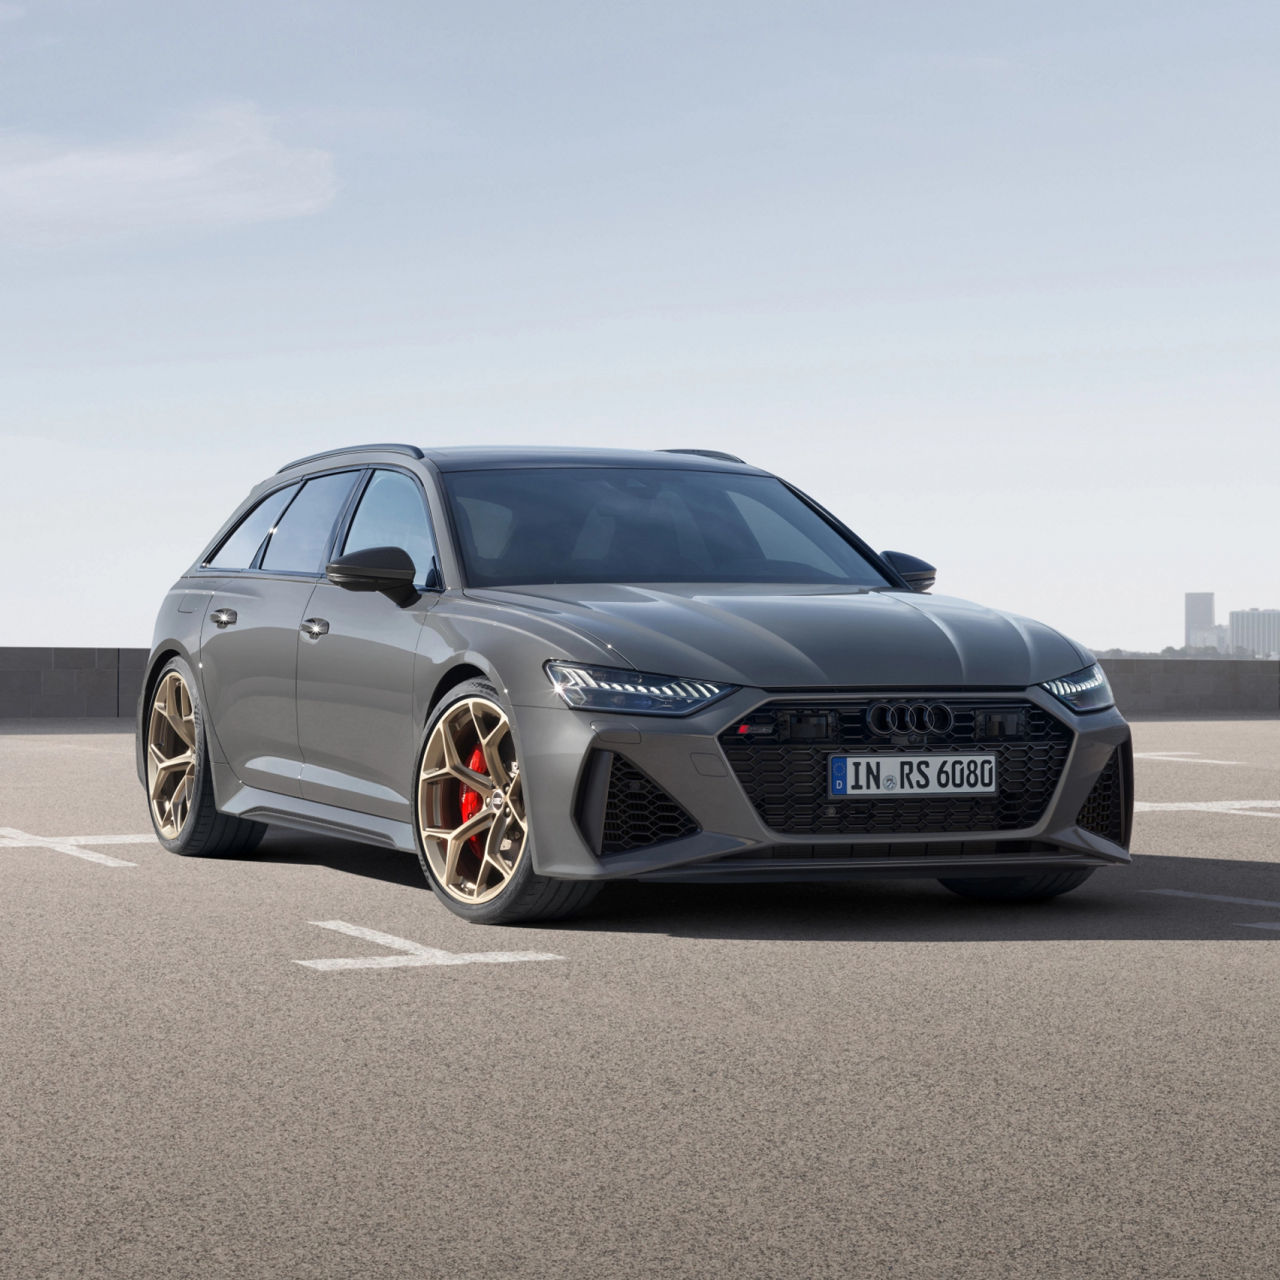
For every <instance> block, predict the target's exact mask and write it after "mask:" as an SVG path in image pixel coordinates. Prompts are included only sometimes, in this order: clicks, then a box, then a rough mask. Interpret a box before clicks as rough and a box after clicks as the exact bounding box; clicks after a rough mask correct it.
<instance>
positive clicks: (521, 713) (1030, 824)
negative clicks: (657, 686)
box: [515, 687, 1133, 881]
mask: <svg viewBox="0 0 1280 1280" xmlns="http://www.w3.org/2000/svg"><path fill="white" fill-rule="evenodd" d="M921 698H925V699H928V700H945V701H946V702H947V703H948V704H949V705H952V706H955V707H957V708H960V709H961V710H962V711H963V710H964V709H965V708H969V707H974V708H976V707H984V708H990V707H994V706H996V705H997V704H999V705H1001V706H1016V707H1022V708H1025V709H1026V713H1025V715H1024V717H1023V719H1022V720H1020V721H1017V724H1018V725H1021V726H1022V729H1023V730H1024V735H1023V736H1024V737H1025V736H1026V733H1025V729H1026V725H1027V723H1028V720H1030V722H1032V723H1034V725H1035V726H1037V728H1036V730H1035V732H1036V733H1037V734H1038V735H1039V736H1038V738H1037V742H1038V743H1041V742H1050V743H1053V744H1056V745H1053V746H1052V748H1049V747H1044V746H1041V745H1037V746H1035V747H1034V748H1033V747H1032V746H1031V744H1030V741H1029V740H1028V741H1026V742H1024V741H1022V740H1021V739H1018V740H1016V741H1015V740H1014V739H1013V738H1009V739H1007V740H1004V741H1000V740H991V741H988V742H985V743H983V744H982V745H986V746H989V747H990V748H991V749H997V750H1001V751H1004V750H1006V749H1007V750H1009V751H1011V752H1012V753H1013V754H1012V755H1010V756H1009V759H1010V760H1012V761H1013V762H1014V763H1015V765H1016V766H1017V767H1015V768H1013V769H1012V770H1006V771H1005V773H1006V778H1007V780H1006V782H1005V783H1004V784H1002V788H1001V795H1000V804H999V805H998V806H987V807H985V808H984V807H983V806H982V805H979V804H976V803H972V804H964V803H960V802H959V798H956V800H954V801H951V802H950V803H949V806H947V805H944V806H943V807H942V808H938V807H937V806H935V807H934V808H932V809H930V808H929V807H928V806H927V804H926V802H924V801H923V800H921V799H919V798H912V799H905V800H902V799H900V800H890V801H877V802H875V803H874V805H873V806H872V810H873V811H871V810H868V811H866V812H862V813H859V814H855V812H854V810H853V809H852V808H850V806H858V805H867V804H868V802H866V801H850V800H831V799H830V798H829V797H827V795H826V787H825V782H821V783H820V782H819V781H818V775H817V773H816V772H815V770H816V769H818V768H819V767H824V766H821V765H820V762H821V761H823V760H825V757H826V755H827V754H830V753H833V752H836V751H840V750H844V749H847V748H846V747H845V746H844V745H841V744H840V742H838V741H836V740H832V741H830V742H825V743H823V742H819V743H815V744H812V745H811V746H807V747H806V750H805V751H804V752H800V753H799V754H795V753H792V754H791V755H787V754H786V753H780V752H777V751H774V752H772V753H771V754H770V755H769V757H768V760H767V761H766V766H767V768H768V769H770V770H771V771H772V772H771V773H770V774H769V776H768V777H767V778H766V779H765V782H766V783H767V784H768V785H763V784H762V783H761V780H760V778H759V777H758V776H756V775H755V774H753V773H752V771H751V769H750V768H747V767H745V766H744V757H743V754H742V753H741V752H740V751H737V750H736V749H735V748H734V747H733V745H732V743H730V747H729V752H728V754H727V753H726V747H725V744H724V742H722V738H721V735H722V734H724V733H725V731H726V730H731V729H732V728H733V726H735V725H738V724H740V723H745V722H747V721H748V720H749V719H750V718H752V717H753V716H754V717H756V718H759V717H760V716H761V714H762V713H767V712H769V711H770V710H772V709H776V708H778V707H782V706H784V705H785V706H811V707H819V708H827V709H832V708H834V709H835V710H836V711H837V712H839V717H838V719H836V720H833V721H832V724H833V725H837V724H843V725H845V726H850V725H852V726H854V728H855V729H856V726H857V724H858V721H859V717H860V716H861V715H862V712H861V711H860V710H859V708H865V707H866V706H868V705H870V704H871V703H873V702H876V701H890V702H892V701H893V700H895V699H902V700H910V701H918V700H920V699H921ZM984 714H985V713H984ZM973 719H974V718H973V717H972V716H971V717H969V719H968V720H965V719H964V717H963V715H962V716H961V720H962V721H963V722H964V723H965V724H972V723H973ZM991 723H992V724H994V725H996V727H997V729H999V728H1000V726H1001V723H1002V722H1000V721H998V720H993V721H991ZM983 724H984V726H985V724H986V721H983ZM1009 725H1010V727H1011V728H1012V727H1014V722H1012V721H1010V722H1009ZM515 727H516V730H517V733H518V737H519V740H520V741H519V744H518V745H519V749H520V754H521V759H522V761H523V768H524V794H525V802H526V805H527V808H528V813H529V817H530V820H531V832H532V836H533V862H534V868H535V870H537V871H538V872H539V873H540V874H543V875H548V876H555V877H561V878H565V879H597V880H607V879H624V878H645V879H665V880H716V881H739V880H803V879H820V880H838V879H847V878H851V877H858V876H864V875H872V876H875V875H879V876H913V875H915V876H947V875H958V874H964V875H998V874H1005V875H1008V874H1017V873H1019V872H1021V871H1023V870H1032V869H1035V870H1053V869H1063V868H1071V867H1086V866H1104V865H1114V864H1123V863H1127V862H1128V861H1129V854H1128V850H1127V843H1128V838H1129V830H1130V815H1131V813H1132V804H1133V790H1132V763H1131V748H1130V737H1129V728H1128V725H1127V724H1126V723H1125V721H1124V719H1123V717H1122V716H1121V715H1120V714H1119V712H1118V711H1116V710H1114V709H1111V710H1108V711H1101V712H1092V713H1090V714H1088V715H1076V714H1074V713H1072V712H1071V711H1069V710H1068V709H1067V708H1066V707H1064V706H1062V705H1061V704H1060V703H1058V702H1057V701H1056V700H1055V699H1054V698H1052V697H1051V696H1050V695H1049V694H1047V693H1045V692H1044V691H1043V690H1041V689H1039V688H1035V687H1032V688H1030V689H1019V690H1008V689H1002V690H940V691H931V692H929V693H927V694H921V692H920V691H918V690H904V691H893V690H873V691H872V690H868V691H858V690H849V691H832V690H811V691H798V692H797V691H768V690H762V689H742V690H739V691H738V692H736V693H735V694H733V695H732V696H731V697H729V698H726V699H724V700H723V701H721V702H718V703H716V704H715V705H714V706H712V707H709V708H707V709H706V710H705V711H702V712H699V713H698V714H696V715H693V716H687V717H682V718H665V717H657V716H654V717H641V716H637V717H627V716H617V715H606V714H602V713H594V712H581V711H573V710H570V709H568V708H565V707H562V706H545V705H544V706H537V707H533V706H521V707H517V708H516V726H515ZM983 732H986V729H985V728H984V729H983ZM876 745H877V746H879V747H881V748H882V749H884V750H886V751H893V750H901V751H934V750H948V749H958V748H959V747H960V746H961V745H963V744H961V743H959V742H958V741H955V740H949V741H947V742H943V741H941V740H937V741H932V740H929V739H928V738H918V739H915V740H913V741H910V742H909V741H907V740H906V739H905V738H904V739H902V740H899V741H896V742H886V743H880V744H876ZM1024 748H1026V750H1023V749H1024ZM858 749H866V748H865V746H861V747H859V748H858ZM1019 751H1021V752H1022V754H1018V753H1019ZM1028 753H1029V754H1028ZM730 755H732V756H733V759H732V761H731V759H730ZM1036 761H1039V762H1040V764H1038V765H1036V767H1037V768H1039V769H1040V771H1039V772H1038V773H1037V772H1034V770H1033V771H1032V773H1031V774H1028V772H1027V768H1028V767H1029V766H1028V762H1032V763H1034V762H1036ZM1045 762H1049V763H1051V764H1052V769H1053V773H1052V777H1049V776H1047V775H1045V773H1044V768H1043V767H1041V766H1044V767H1048V766H1047V765H1045ZM612 768H619V769H622V770H625V777H626V778H627V779H631V780H632V781H631V782H630V785H631V787H632V791H633V794H632V796H631V800H630V804H631V812H632V816H633V818H635V820H636V821H637V822H639V823H640V828H639V829H640V831H641V832H642V838H643V839H646V840H648V841H649V842H648V843H642V844H640V845H639V846H634V847H628V846H627V842H626V841H623V842H622V843H621V844H619V842H618V841H617V840H616V839H613V840H611V838H610V836H611V832H613V831H614V830H615V828H614V827H611V826H610V825H609V823H610V822H611V821H612V819H611V818H610V816H609V811H608V809H607V806H608V805H610V804H612V803H614V802H615V801H616V798H617V797H616V791H615V792H614V793H612V794H611V793H610V792H609V779H610V777H611V776H612V775H611V772H610V770H611V769H612ZM620 776H621V775H620ZM824 776H825V775H824ZM1028 777H1031V779H1032V780H1031V782H1030V783H1028V781H1027V779H1028ZM635 779H642V780H643V782H637V781H634V780H635ZM793 781H794V784H795V786H796V788H797V790H796V792H795V800H796V803H795V804H794V805H790V806H788V805H787V804H785V803H784V804H783V805H782V806H781V807H780V805H779V803H778V798H779V796H780V795H781V796H782V798H783V800H784V801H785V800H786V798H787V796H786V788H787V787H789V786H791V785H792V783H793ZM1027 786H1033V787H1034V786H1038V787H1040V789H1041V791H1040V792H1039V793H1036V794H1034V795H1032V796H1031V797H1030V802H1029V803H1028V802H1026V801H1027V795H1026V787H1027ZM1018 788H1022V789H1023V790H1022V793H1020V794H1021V801H1022V802H1021V803H1020V802H1019V801H1020V794H1019V793H1018V791H1017V789H1018ZM1099 795H1104V796H1105V797H1107V798H1108V799H1109V801H1110V804H1111V812H1112V818H1113V821H1111V822H1110V823H1109V824H1108V823H1103V822H1099V821H1097V820H1095V815H1096V813H1097V812H1098V803H1097V802H1098V797H1099ZM1046 797H1047V798H1046ZM1086 802H1088V805H1089V807H1086ZM895 805H896V806H897V808H896V809H895V808H894V807H893V806H895ZM922 805H924V806H925V807H923V808H922V807H920V806H922ZM1117 805H1118V806H1119V809H1117V807H1116V806H1117ZM913 806H914V807H913ZM1082 811H1083V812H1082ZM1117 813H1121V819H1120V820H1119V821H1118V822H1117V821H1115V820H1114V819H1115V815H1116V814H1117ZM642 814H644V815H648V817H644V818H642V817H640V816H639V815H642ZM680 815H683V818H682V817H681V816H680ZM1082 820H1083V821H1084V823H1085V825H1081V822H1082ZM1011 823H1012V824H1014V825H1010V824H1011ZM615 826H616V824H615ZM1090 826H1092V827H1094V828H1095V829H1094V830H1090V829H1088V828H1089V827H1090ZM1103 832H1105V834H1104V833H1103ZM634 839H635V835H634V833H633V835H632V840H634ZM611 846H612V847H611Z"/></svg>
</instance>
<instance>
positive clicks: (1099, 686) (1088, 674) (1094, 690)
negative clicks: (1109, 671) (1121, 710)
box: [1040, 663, 1115, 711]
mask: <svg viewBox="0 0 1280 1280" xmlns="http://www.w3.org/2000/svg"><path fill="white" fill-rule="evenodd" d="M1040 687H1041V688H1042V689H1045V690H1047V691H1048V692H1049V693H1051V694H1053V696H1054V697H1055V698H1057V699H1058V701H1059V702H1064V703H1066V705H1067V706H1069V707H1070V708H1071V709H1072V711H1104V710H1106V708H1107V707H1111V706H1114V705H1115V698H1114V696H1113V695H1112V693H1111V685H1110V682H1109V681H1108V680H1107V676H1106V672H1104V671H1103V669H1102V668H1101V667H1100V666H1098V665H1097V663H1095V664H1094V665H1093V666H1091V667H1085V668H1084V669H1083V670H1082V671H1075V672H1073V673H1072V674H1071V675H1069V676H1059V677H1058V679H1056V680H1046V681H1045V682H1044V683H1043V684H1042V685H1041V686H1040Z"/></svg>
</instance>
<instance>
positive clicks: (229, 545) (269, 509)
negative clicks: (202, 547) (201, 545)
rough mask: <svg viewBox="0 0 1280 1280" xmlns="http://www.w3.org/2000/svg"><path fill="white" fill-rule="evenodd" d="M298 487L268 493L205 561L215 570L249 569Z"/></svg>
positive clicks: (292, 485)
mask: <svg viewBox="0 0 1280 1280" xmlns="http://www.w3.org/2000/svg"><path fill="white" fill-rule="evenodd" d="M298 488H299V486H298V485H296V484H291V485H289V486H288V487H287V488H284V489H277V490H276V491H275V493H269V494H267V496H266V497H265V498H263V499H262V501H261V502H259V503H258V505H257V506H256V507H254V508H253V510H252V511H250V512H249V514H248V515H247V516H245V517H244V518H243V519H242V520H241V521H240V523H239V524H238V525H236V527H235V528H234V529H233V530H232V531H231V535H230V537H228V538H227V540H226V541H225V542H224V543H223V544H222V546H220V547H219V548H218V550H217V552H216V553H215V554H214V555H213V557H212V558H211V559H209V560H206V561H205V564H207V565H209V567H210V568H213V569H247V568H248V567H249V566H250V565H251V564H252V563H253V560H254V557H255V556H256V555H257V554H258V548H259V547H260V546H262V544H263V543H264V542H265V541H266V540H267V535H268V534H269V533H270V532H271V530H272V529H274V528H275V526H276V521H278V520H279V519H280V516H281V514H282V513H283V512H284V509H285V507H287V506H288V505H289V502H290V500H291V499H292V498H293V496H294V495H295V494H296V493H297V492H298Z"/></svg>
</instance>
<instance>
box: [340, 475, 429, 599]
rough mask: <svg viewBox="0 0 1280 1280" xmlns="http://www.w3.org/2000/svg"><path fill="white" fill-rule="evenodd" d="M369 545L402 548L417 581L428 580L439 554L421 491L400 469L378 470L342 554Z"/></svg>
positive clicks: (352, 524) (361, 504)
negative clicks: (434, 560) (410, 560)
mask: <svg viewBox="0 0 1280 1280" xmlns="http://www.w3.org/2000/svg"><path fill="white" fill-rule="evenodd" d="M369 547H403V548H404V550H406V551H407V552H408V553H409V556H410V558H411V559H412V560H413V567H414V569H415V570H416V571H417V575H418V576H417V581H418V582H419V583H422V582H425V581H426V578H427V575H428V574H429V573H430V572H431V560H432V557H433V556H434V555H435V553H436V545H435V539H434V538H433V537H432V536H431V522H430V520H429V518H428V516H427V508H426V504H425V502H424V501H423V497H422V491H421V490H420V489H419V488H418V486H417V484H415V483H414V481H413V480H411V479H410V478H409V477H408V476H406V475H403V474H402V473H401V472H399V471H375V472H374V473H373V479H372V480H370V481H369V487H368V488H367V489H365V491H364V496H363V497H362V498H361V499H360V505H359V506H358V507H357V508H356V514H355V517H354V518H353V519H352V521H351V528H350V529H349V530H348V532H347V540H346V542H345V543H344V544H343V547H342V554H343V555H346V554H347V553H348V552H350V551H365V550H367V549H368V548H369Z"/></svg>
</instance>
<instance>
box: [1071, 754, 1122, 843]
mask: <svg viewBox="0 0 1280 1280" xmlns="http://www.w3.org/2000/svg"><path fill="white" fill-rule="evenodd" d="M1076 826H1078V827H1083V828H1084V829H1085V830H1086V831H1092V832H1093V834H1094V835H1096V836H1101V837H1102V838H1103V839H1104V840H1111V841H1114V842H1115V843H1116V844H1123V843H1124V779H1123V777H1122V776H1121V773H1120V752H1119V751H1113V752H1112V753H1111V759H1110V760H1108V761H1107V763H1106V766H1105V767H1104V768H1103V770H1102V772H1101V773H1100V774H1098V780H1097V782H1095V783H1094V784H1093V790H1092V791H1090V792H1089V797H1088V799H1087V800H1086V801H1085V802H1084V804H1082V805H1081V806H1080V812H1079V813H1078V814H1077V815H1076Z"/></svg>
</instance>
